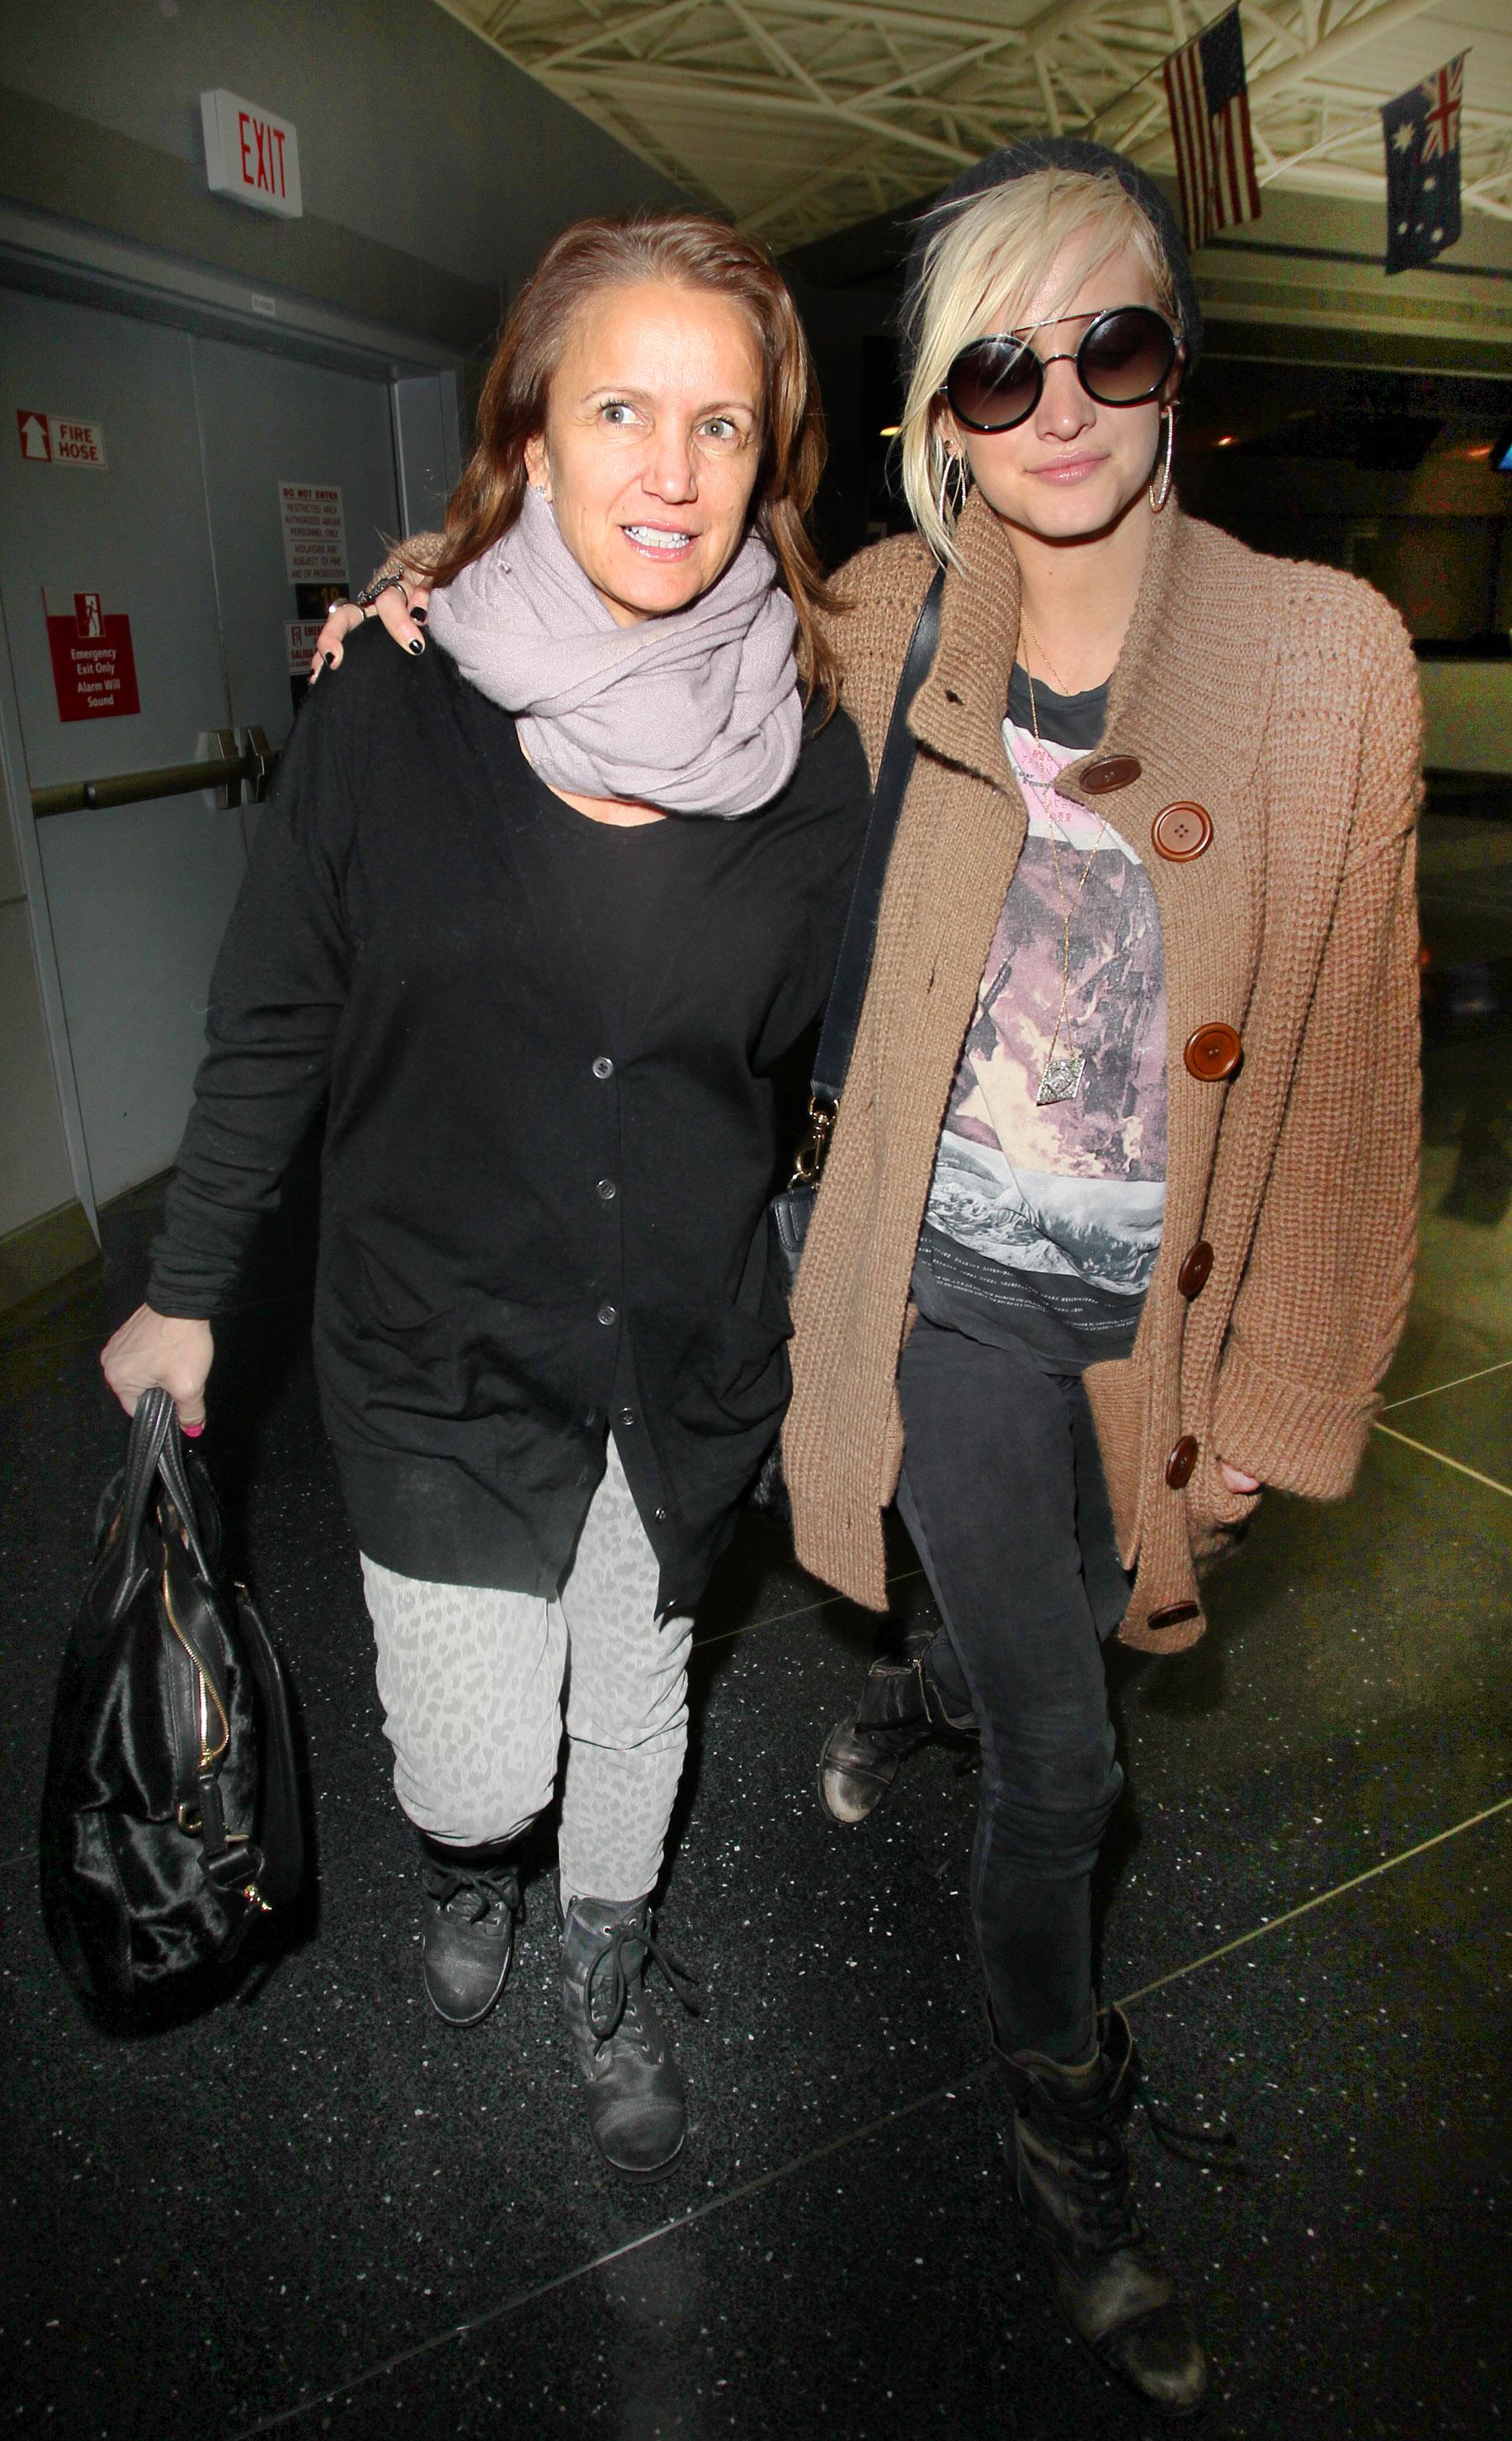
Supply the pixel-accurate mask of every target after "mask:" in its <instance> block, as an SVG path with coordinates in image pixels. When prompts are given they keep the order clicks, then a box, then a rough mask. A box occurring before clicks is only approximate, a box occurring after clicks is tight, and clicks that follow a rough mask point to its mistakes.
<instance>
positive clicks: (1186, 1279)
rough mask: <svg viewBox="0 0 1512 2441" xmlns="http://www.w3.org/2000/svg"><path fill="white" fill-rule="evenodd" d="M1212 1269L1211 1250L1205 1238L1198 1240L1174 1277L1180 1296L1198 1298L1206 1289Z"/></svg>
mask: <svg viewBox="0 0 1512 2441" xmlns="http://www.w3.org/2000/svg"><path fill="white" fill-rule="evenodd" d="M1212 1269H1213V1249H1212V1247H1211V1246H1210V1245H1209V1244H1208V1241H1207V1239H1205V1238H1199V1239H1197V1244H1196V1245H1195V1246H1193V1247H1192V1248H1191V1249H1190V1250H1189V1251H1188V1253H1187V1255H1186V1257H1185V1258H1184V1260H1183V1262H1182V1264H1181V1268H1180V1270H1179V1272H1178V1273H1177V1275H1176V1285H1177V1287H1178V1288H1179V1290H1180V1292H1181V1294H1182V1295H1183V1296H1184V1297H1195V1296H1200V1295H1201V1293H1202V1292H1203V1290H1204V1289H1205V1288H1206V1287H1207V1284H1208V1274H1209V1273H1210V1272H1211V1271H1212Z"/></svg>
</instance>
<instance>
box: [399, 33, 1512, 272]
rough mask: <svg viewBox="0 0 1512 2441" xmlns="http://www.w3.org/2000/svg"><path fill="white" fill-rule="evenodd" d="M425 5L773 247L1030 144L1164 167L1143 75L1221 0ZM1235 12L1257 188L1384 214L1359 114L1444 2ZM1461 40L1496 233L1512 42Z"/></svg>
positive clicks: (1509, 128) (1508, 199)
mask: <svg viewBox="0 0 1512 2441" xmlns="http://www.w3.org/2000/svg"><path fill="white" fill-rule="evenodd" d="M441 5H442V6H443V7H445V8H446V9H449V11H450V12H451V14H452V15H453V16H456V17H458V18H459V19H461V21H462V22H463V23H464V24H466V25H468V26H469V27H472V28H473V30H474V31H475V32H477V33H478V34H479V35H481V36H482V37H483V38H484V39H485V40H486V41H488V42H490V43H492V44H493V45H495V47H496V48H497V49H499V50H500V51H502V52H503V53H504V54H505V56H506V57H507V58H509V59H511V60H513V62H514V63H516V64H517V65H518V66H520V67H522V68H525V69H527V70H528V71H529V72H530V74H531V75H532V76H534V77H536V78H538V79H539V80H540V81H541V82H542V83H543V84H545V85H547V86H548V87H549V89H550V91H552V92H553V93H556V94H558V95H560V96H561V98H562V99H564V100H566V101H569V102H571V103H572V104H573V105H574V107H576V108H577V109H579V110H581V111H583V112H585V115H586V116H587V117H588V118H593V119H595V120H597V121H598V123H599V124H600V125H601V126H603V127H604V128H606V129H607V130H608V131H609V132H610V133H611V134H613V135H614V136H618V137H619V138H620V139H621V141H622V142H623V143H626V144H628V145H629V146H630V147H631V148H632V150H634V151H635V152H637V153H639V154H640V155H641V157H642V158H643V159H645V160H647V161H649V162H651V163H652V164H653V165H654V166H655V167H656V168H657V169H658V170H660V171H661V172H663V173H664V174H666V175H667V176H669V177H671V178H673V179H674V180H675V181H676V183H677V184H678V185H679V186H681V187H683V188H684V189H686V190H690V191H692V192H693V193H694V194H696V195H698V196H700V197H701V198H703V199H704V200H705V201H707V202H709V203H711V204H714V205H716V206H718V207H719V208H722V209H724V210H726V211H728V212H729V213H731V214H732V215H733V217H734V218H735V219H736V221H737V222H739V224H740V225H741V226H743V227H745V228H747V229H751V230H754V231H756V232H758V233H759V234H760V235H762V236H763V237H765V239H766V240H767V241H768V243H769V244H771V245H772V246H774V247H775V248H776V249H777V250H779V251H782V250H783V249H785V248H787V247H789V246H793V245H797V244H802V243H804V242H805V241H807V240H810V239H814V238H819V237H823V236H826V235H828V234H829V233H830V232H831V231H832V230H835V229H837V228H840V227H843V226H848V225H849V224H851V223H853V222H855V221H860V220H865V219H867V218H869V217H870V216H871V215H872V214H873V213H875V212H878V211H882V210H887V209H890V208H896V207H899V206H903V205H907V204H910V203H912V202H913V201H914V200H915V199H916V198H917V197H918V196H920V195H921V194H924V193H927V192H928V191H929V190H931V189H932V188H935V187H939V186H943V185H944V184H945V182H946V181H947V180H948V179H949V178H950V177H952V176H953V175H954V173H955V172H956V171H957V170H959V169H962V168H963V167H964V166H965V165H966V164H967V163H968V162H970V161H974V160H976V159H978V158H979V157H980V156H981V154H982V153H984V152H986V151H988V150H990V149H991V148H992V147H993V146H994V145H996V144H1000V143H1003V142H1004V141H1006V140H1007V139H1009V138H1010V137H1012V136H1015V135H1018V134H1022V133H1025V132H1027V131H1028V130H1030V129H1035V128H1049V129H1050V130H1052V131H1053V133H1055V134H1067V135H1075V134H1083V133H1085V134H1089V135H1095V136H1099V137H1100V138H1102V139H1103V140H1104V141H1106V142H1110V143H1115V144H1117V145H1119V146H1121V147H1122V148H1123V149H1124V150H1125V151H1127V152H1130V153H1132V154H1134V155H1135V157H1136V158H1138V159H1141V160H1143V161H1144V162H1145V163H1146V164H1147V165H1148V166H1149V167H1150V168H1152V169H1156V170H1162V169H1168V168H1169V167H1170V166H1171V163H1172V153H1171V144H1170V135H1169V129H1168V126H1167V123H1166V113H1165V102H1164V94H1163V89H1162V86H1161V77H1160V68H1161V62H1162V60H1163V59H1164V58H1165V57H1166V55H1167V54H1168V53H1169V52H1170V51H1171V50H1172V49H1173V48H1174V47H1175V46H1176V45H1177V44H1178V43H1179V42H1184V41H1185V40H1186V39H1187V38H1188V37H1189V36H1190V35H1192V34H1194V33H1196V32H1197V31H1198V30H1199V29H1200V27H1201V26H1202V24H1203V23H1205V22H1207V21H1208V20H1209V19H1211V18H1212V17H1214V16H1215V15H1216V14H1217V13H1219V9H1220V8H1221V6H1222V5H1223V0H1202V5H1201V8H1200V9H1198V8H1197V7H1196V6H1195V5H1194V0H1050V5H1048V6H1045V5H1042V6H1040V7H1039V8H1038V9H1035V7H1034V6H1033V0H982V5H981V9H980V11H979V12H978V13H976V14H969V13H967V12H966V11H965V10H963V9H961V8H960V7H959V6H958V7H954V8H952V7H950V6H942V7H940V8H934V7H932V6H930V5H929V0H912V5H909V0H896V5H894V0H441ZM1242 6H1243V24H1244V31H1245V54H1246V61H1247V64H1248V70H1249V80H1250V95H1251V118H1252V123H1253V127H1254V134H1255V152H1256V166H1257V171H1258V174H1259V178H1260V183H1261V185H1262V187H1265V186H1269V185H1275V184H1277V183H1278V182H1279V183H1280V184H1282V185H1285V186H1289V187H1293V188H1295V187H1302V188H1306V189H1310V190H1314V191H1318V192H1324V193H1339V194H1348V195H1356V196H1362V197H1371V196H1380V195H1382V194H1383V193H1384V180H1383V177H1382V174H1381V136H1380V121H1379V118H1378V116H1377V113H1378V110H1379V106H1380V104H1381V102H1382V101H1384V100H1387V99H1390V98H1391V96H1392V95H1393V94H1394V93H1395V92H1400V91H1402V90H1404V89H1405V87H1406V86H1407V85H1408V84H1409V83H1411V82H1412V81H1413V80H1414V78H1416V77H1419V76H1422V75H1426V74H1428V73H1429V72H1430V71H1431V69H1432V68H1434V67H1436V66H1437V65H1438V64H1439V63H1440V61H1441V60H1442V59H1443V58H1445V57H1448V56H1449V53H1450V52H1451V51H1452V50H1453V49H1455V48H1460V47H1463V46H1464V42H1465V40H1466V39H1467V38H1466V36H1465V34H1464V31H1463V28H1462V27H1461V28H1456V27H1454V26H1453V25H1451V24H1450V23H1449V22H1448V17H1447V9H1448V0H1242ZM1431 16H1432V17H1435V18H1438V19H1439V20H1440V21H1441V22H1440V23H1438V24H1431V23H1425V24H1419V23H1417V22H1415V21H1418V20H1422V19H1427V18H1429V17H1431ZM1471 38H1472V39H1475V41H1476V52H1477V60H1478V63H1480V66H1481V68H1482V70H1483V71H1484V70H1486V69H1488V70H1489V71H1490V74H1489V76H1488V77H1487V76H1486V75H1485V74H1484V72H1483V73H1482V74H1481V75H1479V76H1478V75H1476V74H1475V73H1473V72H1472V74H1471V75H1470V77H1469V78H1468V80H1467V90H1468V91H1469V93H1470V94H1471V95H1473V96H1476V97H1477V98H1476V99H1474V100H1472V101H1467V107H1466V109H1465V112H1464V121H1463V136H1462V140H1463V153H1464V160H1463V192H1464V199H1465V203H1466V205H1467V208H1468V209H1469V210H1471V211H1478V212H1481V213H1484V214H1486V215H1488V216H1489V217H1491V218H1493V219H1498V220H1507V221H1512V41H1509V40H1508V39H1507V38H1506V37H1503V36H1501V35H1499V34H1497V33H1494V32H1493V33H1490V34H1486V33H1485V32H1480V33H1479V34H1478V35H1477V36H1473V37H1471ZM1499 55H1505V56H1499ZM1382 78H1384V80H1385V81H1381V79H1382ZM1482 92H1485V93H1486V94H1487V95H1488V99H1487V100H1484V101H1483V100H1481V99H1479V95H1480V94H1481V93H1482ZM1503 101H1505V103H1506V105H1507V106H1506V107H1502V106H1501V105H1502V103H1503Z"/></svg>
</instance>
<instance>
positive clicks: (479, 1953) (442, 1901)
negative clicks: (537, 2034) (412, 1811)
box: [420, 1833, 524, 2026]
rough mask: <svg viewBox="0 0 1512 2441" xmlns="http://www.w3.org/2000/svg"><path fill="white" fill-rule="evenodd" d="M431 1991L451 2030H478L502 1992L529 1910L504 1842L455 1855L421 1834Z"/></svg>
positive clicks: (427, 1983) (426, 1965) (458, 1851)
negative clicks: (516, 1928) (516, 1933)
mask: <svg viewBox="0 0 1512 2441" xmlns="http://www.w3.org/2000/svg"><path fill="white" fill-rule="evenodd" d="M420 1853H421V1879H422V1880H423V1883H424V1886H425V1899H426V1907H425V1941H424V1969H425V1991H426V1995H427V1997H428V1998H429V2000H430V2004H431V2007H432V2008H433V2009H434V2010H435V2012H436V2014H437V2016H439V2017H444V2018H445V2020H446V2023H447V2024H448V2025H449V2026H476V2025H477V2024H478V2023H479V2022H480V2021H481V2020H482V2019H483V2018H484V2017H486V2016H487V2015H488V2013H489V2011H490V2009H492V2007H493V2006H494V2003H495V2000H496V1999H497V1998H498V1996H499V1994H500V1993H501V1992H502V1991H503V1989H504V1984H505V1981H506V1979H507V1978H508V1975H509V1971H510V1962H511V1960H512V1959H513V1955H514V1926H515V1923H516V1921H517V1919H518V1918H519V1917H520V1916H521V1915H522V1914H523V1912H524V1908H523V1906H522V1903H521V1899H520V1883H519V1875H518V1873H517V1872H516V1871H515V1869H514V1867H513V1865H512V1864H511V1863H510V1862H509V1850H508V1848H507V1847H506V1846H504V1845H503V1844H501V1843H495V1844H493V1845H491V1846H488V1847H482V1848H450V1847H447V1846H446V1845H445V1844H444V1843H443V1842H442V1841H441V1840H440V1839H427V1838H426V1837H425V1835H423V1833H422V1834H421V1835H420Z"/></svg>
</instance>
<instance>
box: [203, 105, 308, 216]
mask: <svg viewBox="0 0 1512 2441" xmlns="http://www.w3.org/2000/svg"><path fill="white" fill-rule="evenodd" d="M200 120H201V123H202V125H203V126H204V129H205V171H206V176H207V180H208V182H209V186H210V190H211V192H212V193H214V194H218V195H234V196H235V198H236V200H237V202H238V203H239V204H250V205H251V206H252V208H253V210H254V211H258V212H279V213H281V215H282V216H283V218H284V219H285V220H300V219H302V218H303V216H304V202H303V198H302V197H301V195H300V192H299V136H298V131H297V128H296V127H295V124H294V121H293V120H292V119H290V118H279V116H278V113H277V112H276V111H272V110H264V109H263V107H262V105H261V102H256V101H244V100H243V98H242V96H241V95H240V94H239V93H227V92H226V90H225V86H224V85H218V86H217V87H216V88H215V90H214V92H212V93H202V94H201V96H200Z"/></svg>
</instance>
